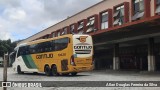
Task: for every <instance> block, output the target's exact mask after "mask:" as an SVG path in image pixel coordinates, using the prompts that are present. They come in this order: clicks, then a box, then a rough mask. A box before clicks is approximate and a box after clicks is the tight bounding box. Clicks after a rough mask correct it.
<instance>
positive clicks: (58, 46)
mask: <svg viewBox="0 0 160 90" xmlns="http://www.w3.org/2000/svg"><path fill="white" fill-rule="evenodd" d="M68 42H69V39H68V38H62V39H57V40H55V50H56V51H59V50H63V49H65V48H67V46H68Z"/></svg>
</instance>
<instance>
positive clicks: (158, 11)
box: [156, 0, 160, 13]
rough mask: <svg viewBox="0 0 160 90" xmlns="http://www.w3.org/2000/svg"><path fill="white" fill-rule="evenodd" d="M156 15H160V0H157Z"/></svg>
mask: <svg viewBox="0 0 160 90" xmlns="http://www.w3.org/2000/svg"><path fill="white" fill-rule="evenodd" d="M156 7H157V8H156V13H160V0H156Z"/></svg>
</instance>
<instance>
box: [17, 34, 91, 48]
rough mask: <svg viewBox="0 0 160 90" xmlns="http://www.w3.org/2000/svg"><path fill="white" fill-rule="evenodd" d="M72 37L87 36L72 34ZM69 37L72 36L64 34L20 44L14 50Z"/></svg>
mask: <svg viewBox="0 0 160 90" xmlns="http://www.w3.org/2000/svg"><path fill="white" fill-rule="evenodd" d="M74 35H88V34H74ZM71 36H73V34H66V35H63V36H58V37H54V38H48V39H39V40H35V41H30V42H26V43H22V44H20V45H18V46H17V47H16V48H18V47H22V46H26V45H32V44H36V43H41V42H45V41H50V40H56V39H59V38H64V37H71Z"/></svg>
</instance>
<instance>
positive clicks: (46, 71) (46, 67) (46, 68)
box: [45, 66, 51, 76]
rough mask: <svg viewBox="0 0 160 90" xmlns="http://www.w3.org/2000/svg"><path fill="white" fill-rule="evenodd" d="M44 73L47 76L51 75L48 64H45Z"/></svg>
mask: <svg viewBox="0 0 160 90" xmlns="http://www.w3.org/2000/svg"><path fill="white" fill-rule="evenodd" d="M45 74H46V75H47V76H50V75H51V72H50V68H49V66H45Z"/></svg>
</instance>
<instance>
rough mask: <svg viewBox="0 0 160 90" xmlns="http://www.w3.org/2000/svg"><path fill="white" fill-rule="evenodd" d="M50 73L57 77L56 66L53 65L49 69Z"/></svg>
mask: <svg viewBox="0 0 160 90" xmlns="http://www.w3.org/2000/svg"><path fill="white" fill-rule="evenodd" d="M51 73H52V75H53V76H58V75H59V74H58V72H57V66H56V65H53V66H52V67H51Z"/></svg>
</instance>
